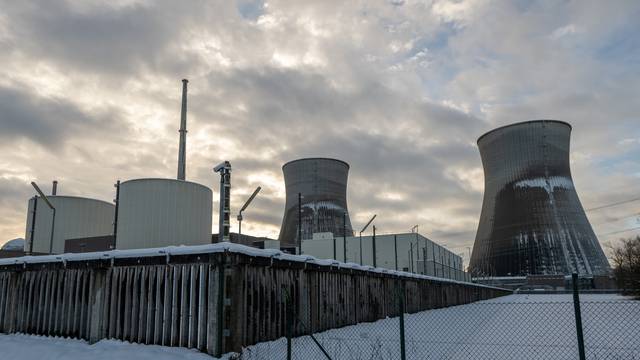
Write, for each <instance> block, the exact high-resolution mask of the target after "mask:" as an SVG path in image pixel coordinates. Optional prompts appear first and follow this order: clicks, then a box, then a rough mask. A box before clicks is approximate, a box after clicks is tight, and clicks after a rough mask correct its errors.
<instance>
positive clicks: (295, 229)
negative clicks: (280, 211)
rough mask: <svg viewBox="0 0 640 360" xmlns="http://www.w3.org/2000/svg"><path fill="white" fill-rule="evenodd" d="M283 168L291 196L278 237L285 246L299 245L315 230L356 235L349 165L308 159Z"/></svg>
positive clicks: (324, 159)
mask: <svg viewBox="0 0 640 360" xmlns="http://www.w3.org/2000/svg"><path fill="white" fill-rule="evenodd" d="M282 171H283V173H284V183H285V188H286V197H287V199H286V204H285V212H284V218H283V220H282V228H281V229H280V236H279V238H278V240H280V244H281V246H282V247H290V248H291V247H299V246H300V241H301V240H304V239H311V238H312V237H313V234H314V233H326V232H330V233H332V234H333V235H334V236H336V237H342V236H343V235H344V234H345V233H346V236H353V230H352V228H351V220H350V219H349V212H348V210H347V178H348V175H349V164H347V163H346V162H344V161H341V160H336V159H327V158H308V159H299V160H293V161H290V162H288V163H286V164H284V166H282ZM298 212H300V216H299V215H298ZM299 223H301V228H300V227H299ZM299 229H301V231H299ZM299 233H301V235H302V239H300V237H299Z"/></svg>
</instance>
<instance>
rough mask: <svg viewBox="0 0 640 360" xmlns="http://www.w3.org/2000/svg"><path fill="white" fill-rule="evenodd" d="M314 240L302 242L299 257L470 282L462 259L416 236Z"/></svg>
mask: <svg viewBox="0 0 640 360" xmlns="http://www.w3.org/2000/svg"><path fill="white" fill-rule="evenodd" d="M344 240H345V239H344V238H343V237H339V236H335V237H334V236H316V237H315V238H313V239H310V240H303V242H302V253H303V254H305V255H311V256H314V257H316V258H319V259H334V260H337V261H341V262H348V263H356V264H361V265H368V266H376V267H381V268H385V269H390V270H399V271H405V272H412V273H416V274H421V275H428V276H434V277H439V278H445V279H452V280H460V281H471V276H470V275H469V274H468V273H466V272H464V270H463V262H462V257H461V256H459V255H457V254H455V253H453V252H452V251H450V250H449V249H447V248H446V247H444V246H442V245H438V244H437V243H435V242H434V241H432V240H430V239H428V238H427V237H425V236H422V235H420V234H418V233H401V234H384V235H376V236H375V240H374V237H373V236H362V237H359V236H349V237H347V238H346V243H345V241H344Z"/></svg>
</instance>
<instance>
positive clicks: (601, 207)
mask: <svg viewBox="0 0 640 360" xmlns="http://www.w3.org/2000/svg"><path fill="white" fill-rule="evenodd" d="M638 200H640V197H637V198H633V199H629V200H623V201H618V202H615V203H611V204H606V205H601V206H597V207H594V208H591V209H587V210H585V211H594V210H600V209H606V208H608V207H612V206H618V205H622V204H627V203H630V202H634V201H638Z"/></svg>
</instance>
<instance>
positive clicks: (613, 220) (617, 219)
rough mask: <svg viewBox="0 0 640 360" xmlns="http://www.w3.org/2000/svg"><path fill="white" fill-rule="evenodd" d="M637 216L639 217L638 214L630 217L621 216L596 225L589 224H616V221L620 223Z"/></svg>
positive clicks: (598, 223) (639, 213)
mask: <svg viewBox="0 0 640 360" xmlns="http://www.w3.org/2000/svg"><path fill="white" fill-rule="evenodd" d="M638 215H640V212H637V213H633V214H631V215H626V216H621V217H617V218H613V219H610V220H606V221H601V222H597V223H591V225H603V224H609V223H614V222H618V221H620V220H624V219H630V218H632V217H635V216H638Z"/></svg>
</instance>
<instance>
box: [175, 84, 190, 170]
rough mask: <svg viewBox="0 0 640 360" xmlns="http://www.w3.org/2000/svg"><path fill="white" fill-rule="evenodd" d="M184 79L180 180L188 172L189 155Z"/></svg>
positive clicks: (184, 85) (179, 161)
mask: <svg viewBox="0 0 640 360" xmlns="http://www.w3.org/2000/svg"><path fill="white" fill-rule="evenodd" d="M188 82H189V80H187V79H182V111H181V112H180V131H179V132H180V150H179V152H178V180H184V179H185V174H186V170H187V169H186V168H187V164H186V162H187V161H186V156H187V83H188Z"/></svg>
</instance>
